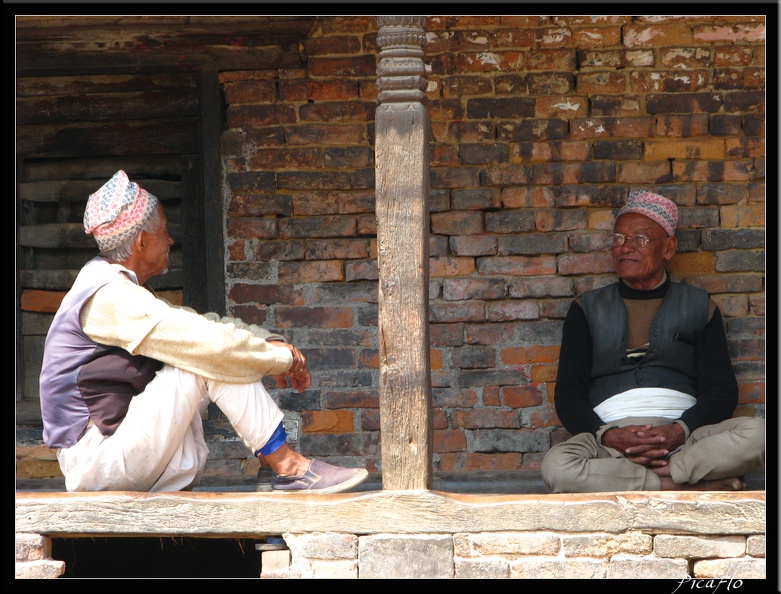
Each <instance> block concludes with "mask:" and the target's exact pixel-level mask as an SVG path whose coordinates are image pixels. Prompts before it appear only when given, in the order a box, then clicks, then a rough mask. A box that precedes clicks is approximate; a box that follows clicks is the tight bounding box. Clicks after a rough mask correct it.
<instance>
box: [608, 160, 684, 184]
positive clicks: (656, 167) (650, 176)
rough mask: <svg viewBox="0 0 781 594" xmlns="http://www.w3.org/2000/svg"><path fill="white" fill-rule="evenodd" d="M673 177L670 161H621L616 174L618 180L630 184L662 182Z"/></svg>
mask: <svg viewBox="0 0 781 594" xmlns="http://www.w3.org/2000/svg"><path fill="white" fill-rule="evenodd" d="M671 179H672V176H671V174H670V162H669V161H650V162H649V161H640V162H636V161H635V162H629V163H619V164H618V173H617V175H616V181H619V182H623V183H628V184H645V183H657V184H661V183H665V182H668V181H670V180H671Z"/></svg>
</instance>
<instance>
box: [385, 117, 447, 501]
mask: <svg viewBox="0 0 781 594" xmlns="http://www.w3.org/2000/svg"><path fill="white" fill-rule="evenodd" d="M428 129H429V125H428V113H427V111H426V108H425V107H423V106H422V105H421V104H420V103H395V104H394V103H392V104H388V105H381V106H379V107H378V108H377V114H376V135H377V141H376V144H377V149H376V152H377V157H376V161H377V165H376V194H377V203H376V212H377V262H378V267H379V310H378V313H379V325H378V329H379V337H380V338H379V343H380V344H379V350H380V424H381V433H382V435H383V439H382V463H383V469H384V473H383V486H384V487H385V488H386V489H425V488H430V487H431V480H432V477H433V472H432V458H433V443H432V435H433V432H432V429H431V409H432V403H431V365H430V361H429V344H430V341H429V328H428V317H429V316H428V308H429V298H428V297H429V296H428V281H429V274H428V261H429V237H428V230H429V167H428V150H429V143H428Z"/></svg>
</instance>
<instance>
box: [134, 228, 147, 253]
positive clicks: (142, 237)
mask: <svg viewBox="0 0 781 594" xmlns="http://www.w3.org/2000/svg"><path fill="white" fill-rule="evenodd" d="M133 247H135V248H136V250H137V251H139V252H143V251H144V248H145V247H146V231H143V230H142V231H141V233H139V234H138V236H137V237H136V240H135V241H134V242H133Z"/></svg>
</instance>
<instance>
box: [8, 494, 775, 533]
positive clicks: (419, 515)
mask: <svg viewBox="0 0 781 594" xmlns="http://www.w3.org/2000/svg"><path fill="white" fill-rule="evenodd" d="M765 520H766V518H765V492H764V491H744V492H735V493H727V492H723V493H722V492H718V493H716V492H708V493H692V492H672V491H667V492H664V493H661V492H660V493H656V492H654V493H651V492H624V493H596V494H559V495H463V494H453V493H444V492H440V491H426V490H423V491H388V490H383V491H370V492H363V493H340V494H337V495H302V494H295V495H291V494H275V493H226V492H221V493H211V492H208V493H207V492H204V493H199V492H195V493H192V492H191V493H135V492H103V493H40V492H38V493H34V492H24V493H17V494H16V525H15V529H16V532H24V533H33V534H44V535H47V536H52V537H58V536H60V537H63V536H67V537H74V536H89V535H116V536H128V535H134V536H146V535H160V536H164V535H180V536H183V535H193V536H214V537H218V536H219V537H222V538H225V537H246V538H251V537H253V536H257V535H259V534H283V533H315V532H341V533H349V534H379V533H399V534H411V533H414V534H426V533H429V534H430V533H461V532H506V531H540V530H553V531H567V532H592V531H594V530H595V527H599V528H598V529H599V530H600V531H603V532H611V533H620V532H625V531H629V530H633V531H644V532H648V533H658V532H665V533H666V532H674V533H680V534H700V535H703V534H713V535H729V534H764V532H765V529H766V524H765Z"/></svg>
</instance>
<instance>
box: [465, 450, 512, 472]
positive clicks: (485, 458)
mask: <svg viewBox="0 0 781 594" xmlns="http://www.w3.org/2000/svg"><path fill="white" fill-rule="evenodd" d="M464 458H465V460H464V465H463V469H462V470H485V471H501V470H518V469H519V468H520V467H521V462H522V455H521V454H520V453H516V452H510V453H502V454H483V453H467V454H466V456H465V457H464Z"/></svg>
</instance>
